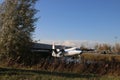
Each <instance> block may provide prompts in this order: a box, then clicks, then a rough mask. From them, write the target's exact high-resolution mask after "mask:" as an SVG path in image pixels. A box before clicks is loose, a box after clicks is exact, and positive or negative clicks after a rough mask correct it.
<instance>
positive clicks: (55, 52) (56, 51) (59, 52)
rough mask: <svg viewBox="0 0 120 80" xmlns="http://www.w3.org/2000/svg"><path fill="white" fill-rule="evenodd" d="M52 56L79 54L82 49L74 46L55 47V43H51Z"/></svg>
mask: <svg viewBox="0 0 120 80" xmlns="http://www.w3.org/2000/svg"><path fill="white" fill-rule="evenodd" d="M52 50H53V51H52V56H53V57H66V56H76V55H78V56H80V54H82V51H81V50H80V49H78V48H76V47H73V48H69V49H55V44H54V43H53V45H52Z"/></svg>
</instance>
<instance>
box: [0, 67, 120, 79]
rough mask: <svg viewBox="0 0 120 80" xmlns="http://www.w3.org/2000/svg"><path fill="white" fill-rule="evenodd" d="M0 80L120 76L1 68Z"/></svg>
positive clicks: (110, 77)
mask: <svg viewBox="0 0 120 80" xmlns="http://www.w3.org/2000/svg"><path fill="white" fill-rule="evenodd" d="M0 80H120V77H115V76H114V77H113V76H98V75H93V74H78V73H62V72H49V71H41V70H25V69H12V68H0Z"/></svg>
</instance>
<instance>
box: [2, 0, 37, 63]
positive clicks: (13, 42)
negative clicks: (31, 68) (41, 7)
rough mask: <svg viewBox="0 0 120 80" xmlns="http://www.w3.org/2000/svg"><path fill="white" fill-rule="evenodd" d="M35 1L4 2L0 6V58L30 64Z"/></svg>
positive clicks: (13, 0) (6, 0)
mask: <svg viewBox="0 0 120 80" xmlns="http://www.w3.org/2000/svg"><path fill="white" fill-rule="evenodd" d="M35 2H36V0H4V1H3V3H1V4H0V58H2V59H4V58H6V59H10V60H15V61H19V62H21V61H22V62H26V61H27V63H28V62H30V58H29V57H30V51H31V50H30V49H31V46H32V44H31V42H32V32H33V31H34V29H35V27H34V23H35V21H36V20H37V18H35V17H34V15H35V14H36V12H37V10H36V9H35V8H34V4H35Z"/></svg>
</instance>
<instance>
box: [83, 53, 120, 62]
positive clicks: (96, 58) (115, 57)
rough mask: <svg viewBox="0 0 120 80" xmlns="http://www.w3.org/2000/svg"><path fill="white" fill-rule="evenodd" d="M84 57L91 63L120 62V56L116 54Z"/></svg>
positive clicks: (85, 55)
mask: <svg viewBox="0 0 120 80" xmlns="http://www.w3.org/2000/svg"><path fill="white" fill-rule="evenodd" d="M82 57H83V58H84V59H85V60H90V61H110V62H120V55H115V54H99V53H84V54H82Z"/></svg>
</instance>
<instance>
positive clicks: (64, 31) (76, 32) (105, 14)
mask: <svg viewBox="0 0 120 80" xmlns="http://www.w3.org/2000/svg"><path fill="white" fill-rule="evenodd" d="M36 8H37V9H39V10H40V12H39V13H38V14H37V16H39V17H40V19H39V20H38V22H37V23H36V30H35V33H34V37H35V39H41V40H93V41H105V42H114V41H116V40H115V39H116V38H115V37H117V40H118V41H119V40H120V39H119V38H120V0H40V1H38V2H37V4H36Z"/></svg>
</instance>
